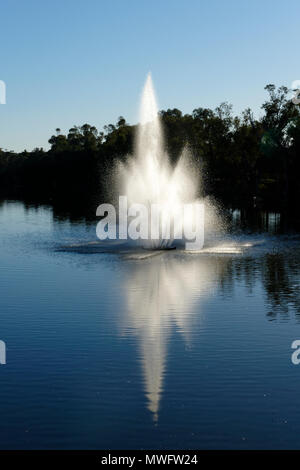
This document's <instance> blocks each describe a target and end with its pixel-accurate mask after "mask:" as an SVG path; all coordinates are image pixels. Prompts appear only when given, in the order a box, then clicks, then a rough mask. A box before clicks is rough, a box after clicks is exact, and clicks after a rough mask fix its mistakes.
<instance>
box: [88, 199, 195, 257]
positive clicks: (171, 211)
mask: <svg viewBox="0 0 300 470" xmlns="http://www.w3.org/2000/svg"><path fill="white" fill-rule="evenodd" d="M96 215H97V216H98V217H102V219H101V220H100V221H99V222H98V224H97V228H96V233H97V237H98V238H99V239H100V240H106V239H110V240H116V239H119V240H127V239H131V240H142V241H143V240H144V241H147V240H150V241H151V243H152V244H153V242H154V245H155V241H157V246H163V245H164V243H165V242H166V243H167V244H169V243H171V242H172V241H173V240H184V242H185V248H186V249H187V250H201V249H202V248H203V244H204V204H203V203H200V202H194V203H191V204H171V205H170V204H150V203H148V204H140V203H133V204H130V205H129V204H128V199H127V197H126V196H120V197H119V207H118V210H116V209H115V207H114V206H113V205H112V204H101V205H100V206H98V208H97V211H96ZM145 245H146V246H147V243H145Z"/></svg>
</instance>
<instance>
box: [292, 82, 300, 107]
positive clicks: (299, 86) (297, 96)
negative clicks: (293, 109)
mask: <svg viewBox="0 0 300 470" xmlns="http://www.w3.org/2000/svg"><path fill="white" fill-rule="evenodd" d="M291 89H292V91H293V93H294V94H293V97H292V102H293V103H294V104H295V105H299V104H300V80H294V81H293V83H292V85H291Z"/></svg>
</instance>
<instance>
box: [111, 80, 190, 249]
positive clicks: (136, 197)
mask: <svg viewBox="0 0 300 470" xmlns="http://www.w3.org/2000/svg"><path fill="white" fill-rule="evenodd" d="M118 170H119V171H118V175H119V178H118V179H119V181H118V186H119V188H120V187H121V188H122V191H123V194H124V195H126V196H127V198H128V202H129V204H143V205H145V206H147V207H149V208H150V207H151V205H153V204H155V205H158V206H159V208H160V209H159V216H158V217H157V219H156V220H155V221H154V220H149V221H148V222H149V226H150V224H158V225H159V226H158V230H159V234H160V236H159V239H152V240H147V241H146V242H143V243H144V245H146V246H147V247H148V248H166V247H168V246H170V245H171V244H172V242H173V240H174V238H178V237H177V236H176V235H177V234H176V229H175V228H174V226H173V227H172V229H173V230H172V236H171V238H170V237H169V238H168V237H165V236H164V233H166V232H165V230H166V223H167V222H166V220H167V219H168V217H170V216H171V218H172V220H177V221H178V219H180V218H182V211H181V210H180V209H181V207H182V205H183V204H186V203H191V202H195V201H196V197H197V189H198V186H199V182H198V181H197V178H196V177H195V176H193V175H196V174H197V172H195V171H193V168H192V164H191V162H190V160H189V156H188V151H187V150H184V151H183V153H182V155H181V157H180V158H179V160H178V162H177V164H176V166H175V167H172V166H171V164H170V160H169V156H168V154H167V153H166V151H165V147H164V139H163V133H162V128H161V122H160V116H159V114H158V107H157V102H156V97H155V92H154V88H153V83H152V79H151V75H150V74H149V75H148V77H147V80H146V83H145V86H144V89H143V93H142V98H141V107H140V122H139V125H138V129H137V135H136V143H135V152H134V155H133V156H131V157H129V158H128V160H127V162H126V163H125V164H120V165H119V169H118ZM120 179H121V181H120ZM150 219H151V216H150ZM182 223H183V221H182Z"/></svg>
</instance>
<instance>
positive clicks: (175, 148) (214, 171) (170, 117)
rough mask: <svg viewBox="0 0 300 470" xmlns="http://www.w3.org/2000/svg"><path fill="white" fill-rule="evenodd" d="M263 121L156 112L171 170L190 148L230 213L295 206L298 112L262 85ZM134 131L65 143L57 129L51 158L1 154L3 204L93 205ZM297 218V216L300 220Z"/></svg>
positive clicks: (109, 129) (211, 191) (80, 131)
mask: <svg viewBox="0 0 300 470" xmlns="http://www.w3.org/2000/svg"><path fill="white" fill-rule="evenodd" d="M266 90H267V92H268V94H269V97H268V100H267V101H266V102H265V103H263V105H262V110H263V116H262V117H261V118H260V119H254V117H253V114H252V112H251V110H250V109H247V110H245V111H244V112H243V113H242V116H240V117H235V116H233V115H232V110H231V106H230V105H229V104H227V103H223V104H221V105H220V106H219V107H218V108H216V109H215V110H211V109H206V108H197V109H195V110H194V111H193V112H192V114H182V112H181V111H180V110H178V109H168V110H167V111H161V113H160V114H161V118H162V122H163V128H164V132H165V142H166V147H167V150H168V152H169V155H170V156H171V158H172V161H173V162H174V163H175V162H176V160H177V159H178V157H179V155H180V153H181V151H182V149H183V147H184V146H185V145H188V146H189V149H190V152H191V154H192V157H193V159H195V161H196V162H197V163H198V168H199V171H200V172H201V175H202V180H203V189H204V192H205V194H206V195H213V196H214V197H215V198H217V199H219V200H220V201H222V202H223V204H224V205H227V206H231V207H235V208H237V207H239V208H241V207H252V206H253V205H256V206H258V207H263V208H268V209H275V210H278V211H281V210H286V209H288V208H293V209H294V208H295V203H294V201H299V200H300V184H299V181H300V112H299V106H298V107H297V106H296V105H294V104H293V103H292V101H291V100H290V97H289V95H288V93H289V90H288V89H287V88H286V87H280V88H278V89H276V87H275V86H274V85H267V86H266ZM134 132H135V126H130V125H129V124H127V123H126V121H125V119H124V118H123V117H120V118H119V120H118V122H117V123H116V125H113V124H110V125H108V126H105V127H104V130H103V132H99V131H98V130H97V129H96V127H93V126H90V125H88V124H84V125H83V126H80V127H77V126H74V127H73V128H72V129H70V130H69V133H68V134H67V135H63V134H62V133H61V131H60V129H56V133H55V135H52V137H51V138H50V139H49V143H50V144H51V148H50V150H49V151H44V150H43V149H38V148H37V149H35V150H33V151H32V152H27V151H24V152H21V153H14V152H12V151H4V150H2V149H0V197H2V198H20V199H25V200H33V201H36V202H53V203H61V204H66V205H68V206H69V207H70V206H71V207H72V206H75V205H77V206H78V205H80V206H82V207H84V206H86V205H93V206H95V205H97V204H99V203H100V202H101V198H103V197H104V190H106V189H109V185H108V187H107V182H108V181H109V175H110V173H111V170H112V168H113V167H114V163H115V162H116V160H117V159H124V158H126V155H127V154H130V153H132V152H133V140H134ZM298 213H299V212H298Z"/></svg>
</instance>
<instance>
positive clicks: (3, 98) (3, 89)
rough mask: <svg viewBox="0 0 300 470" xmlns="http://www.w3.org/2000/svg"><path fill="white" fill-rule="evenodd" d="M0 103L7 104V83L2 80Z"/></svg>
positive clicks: (0, 84)
mask: <svg viewBox="0 0 300 470" xmlns="http://www.w3.org/2000/svg"><path fill="white" fill-rule="evenodd" d="M0 104H6V83H5V82H4V81H3V80H0Z"/></svg>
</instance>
